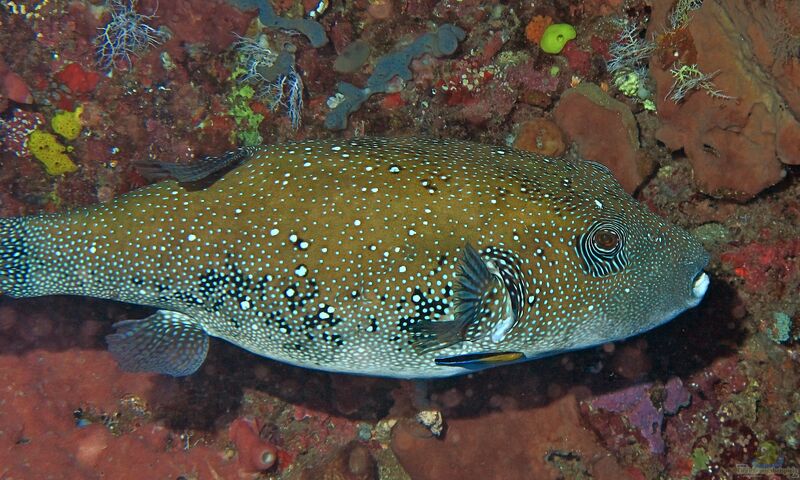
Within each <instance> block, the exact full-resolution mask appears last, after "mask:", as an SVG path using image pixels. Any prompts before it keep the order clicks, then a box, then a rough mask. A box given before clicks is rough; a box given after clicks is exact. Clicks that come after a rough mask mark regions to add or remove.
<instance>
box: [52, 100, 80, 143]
mask: <svg viewBox="0 0 800 480" xmlns="http://www.w3.org/2000/svg"><path fill="white" fill-rule="evenodd" d="M81 113H83V107H78V108H76V109H75V111H74V112H61V113H57V114H56V116H55V117H53V120H51V121H50V123H51V125H52V126H53V131H54V132H56V133H57V134H59V135H61V136H62V137H64V138H66V139H67V140H75V139H76V138H78V135H80V134H81V128H83V127H82V126H81Z"/></svg>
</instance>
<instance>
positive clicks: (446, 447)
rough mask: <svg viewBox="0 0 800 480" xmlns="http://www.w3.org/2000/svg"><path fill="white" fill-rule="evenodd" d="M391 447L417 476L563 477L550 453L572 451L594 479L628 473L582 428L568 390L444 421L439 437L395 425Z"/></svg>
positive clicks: (422, 478) (489, 479)
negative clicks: (545, 400)
mask: <svg viewBox="0 0 800 480" xmlns="http://www.w3.org/2000/svg"><path fill="white" fill-rule="evenodd" d="M392 448H393V450H394V452H395V454H396V455H397V456H398V458H399V459H400V463H401V464H402V465H403V467H404V468H405V469H406V471H407V472H408V473H409V475H410V476H411V478H413V479H415V480H427V479H431V480H434V479H442V478H480V479H483V480H500V479H502V480H523V479H525V480H527V479H533V478H535V479H538V480H548V479H553V480H555V479H557V478H563V477H562V474H561V472H560V471H559V469H558V468H557V467H556V464H557V463H558V460H557V459H553V457H552V454H553V452H563V454H564V455H565V456H566V455H567V454H568V453H573V454H575V456H576V457H577V459H578V462H580V465H581V467H582V468H585V469H586V470H587V471H588V472H589V474H590V475H591V476H592V478H595V479H598V480H602V479H609V480H610V479H621V478H627V477H626V475H625V472H624V471H623V469H622V468H621V467H620V466H619V465H618V464H617V463H616V461H615V460H614V459H613V458H612V457H611V456H609V454H608V452H607V451H606V450H605V449H604V448H603V447H601V446H599V445H598V441H597V439H596V438H595V436H594V434H593V433H591V432H590V431H589V430H587V429H586V428H584V427H583V425H582V424H581V421H580V413H579V411H578V406H577V402H576V400H575V397H574V396H573V395H571V394H570V395H565V396H563V397H561V398H559V399H557V400H554V401H553V402H551V403H550V404H548V405H545V406H543V407H540V408H531V409H526V410H518V411H515V410H506V411H502V412H492V413H488V414H482V415H479V416H477V417H474V418H457V419H453V420H447V430H446V434H445V436H444V438H443V439H438V438H435V437H433V436H431V435H430V434H428V435H424V432H422V431H420V430H419V429H418V428H417V426H415V425H414V424H399V425H398V426H397V427H395V431H394V437H393V441H392ZM548 458H549V459H550V460H548ZM573 458H574V457H573Z"/></svg>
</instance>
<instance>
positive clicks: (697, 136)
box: [648, 0, 800, 200]
mask: <svg viewBox="0 0 800 480" xmlns="http://www.w3.org/2000/svg"><path fill="white" fill-rule="evenodd" d="M673 3H674V2H672V1H671V0H659V1H656V2H654V8H653V18H652V20H651V22H650V25H652V26H654V27H653V28H656V29H659V28H663V27H661V26H663V25H665V24H667V23H668V21H667V20H666V17H667V15H668V13H669V9H670V8H671V6H672V4H673ZM792 9H794V11H795V12H794V13H795V15H796V14H798V13H800V11H798V10H800V8H798V7H797V6H796V5H795V6H791V2H789V1H783V0H780V1H776V2H768V3H767V4H761V3H759V2H749V1H746V2H742V1H738V0H721V1H719V2H704V3H703V6H702V7H701V8H700V9H699V10H697V11H696V12H693V14H692V16H691V20H690V21H689V24H688V27H686V28H687V29H688V32H689V34H690V37H691V42H693V46H694V50H696V59H695V58H692V62H693V61H696V63H697V66H698V68H699V69H700V70H701V71H702V72H704V73H706V74H713V73H714V72H719V73H718V74H717V75H716V76H715V77H714V78H713V82H714V85H715V86H716V87H717V88H718V89H719V90H720V91H721V92H722V93H724V94H725V95H728V96H731V97H733V98H732V99H721V98H712V97H711V96H709V95H707V94H706V93H705V92H703V91H699V90H698V91H693V92H690V93H689V94H688V95H687V96H686V98H685V99H684V100H683V101H681V102H679V103H675V102H674V101H672V100H670V99H668V98H667V97H668V92H669V91H670V88H671V87H672V84H673V81H674V79H673V76H672V75H671V74H670V71H669V70H670V68H672V67H673V65H672V64H665V62H664V61H663V60H664V58H665V57H664V56H663V55H658V53H657V54H656V55H654V56H653V58H652V59H651V62H650V67H651V72H652V74H653V77H654V78H655V80H656V85H657V90H656V96H655V100H656V102H657V107H658V112H659V117H660V119H661V121H662V126H661V128H660V129H659V130H658V132H657V133H656V136H657V137H658V139H659V140H661V141H662V142H664V143H665V144H666V145H667V147H669V148H670V149H671V150H679V149H683V150H684V151H685V153H686V155H687V156H688V158H689V161H690V162H691V164H692V167H693V168H694V178H695V181H696V183H697V185H698V186H699V187H700V189H702V190H703V191H705V192H706V193H709V194H712V195H714V196H719V197H727V198H733V199H737V200H746V199H749V198H752V197H753V196H755V195H757V194H758V193H759V192H760V191H762V190H763V189H765V188H767V187H769V186H771V185H774V184H775V183H777V182H779V181H780V180H781V179H782V178H783V177H784V176H785V172H784V164H791V165H797V164H800V123H798V116H799V115H800V58H798V57H797V56H796V55H791V56H788V57H787V56H785V55H784V54H783V53H782V52H781V44H780V42H782V41H785V40H786V36H787V35H790V34H791V31H794V30H797V32H800V24H797V25H792V24H791V23H789V22H796V23H797V22H798V20H797V18H794V19H792V16H791V12H790V11H789V10H792ZM782 10H786V12H783V13H782ZM658 32H659V31H658V30H657V31H656V32H651V33H656V34H657V33H658ZM797 32H795V33H794V35H796V34H797ZM648 35H650V34H648ZM661 47H662V48H664V45H661ZM687 49H691V46H687V47H686V48H685V49H684V50H687ZM677 53H678V57H680V56H682V55H684V54H685V53H686V52H677ZM694 53H695V52H693V53H692V55H691V57H694V56H695V55H694ZM692 62H690V63H692Z"/></svg>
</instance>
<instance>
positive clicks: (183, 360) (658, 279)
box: [0, 138, 708, 378]
mask: <svg viewBox="0 0 800 480" xmlns="http://www.w3.org/2000/svg"><path fill="white" fill-rule="evenodd" d="M232 167H235V168H232ZM158 168H160V169H161V170H163V171H167V172H170V173H171V175H172V176H173V177H175V178H176V179H177V180H168V181H163V182H161V183H157V184H154V185H151V186H149V187H146V188H142V189H140V190H137V191H134V192H131V193H128V194H126V195H122V196H121V197H119V198H117V199H115V200H114V201H112V202H110V203H108V204H100V205H94V206H91V207H87V208H78V209H74V210H70V211H67V212H64V213H59V214H45V215H37V216H31V217H24V218H11V219H3V220H0V291H2V292H4V293H6V294H8V295H11V296H15V297H32V296H39V295H54V294H73V295H86V296H92V297H100V298H107V299H113V300H120V301H123V302H130V303H136V304H141V305H150V306H153V307H156V308H158V309H159V310H158V311H157V312H156V313H155V314H153V315H152V316H150V317H148V318H146V319H143V320H126V321H123V322H120V323H118V324H116V328H117V331H116V333H114V334H112V335H109V337H108V343H109V348H110V350H111V352H112V353H113V354H114V356H115V357H116V358H117V360H118V361H119V363H120V365H121V366H122V367H123V368H124V369H126V370H132V371H156V372H162V373H166V374H170V375H175V376H180V375H188V374H191V373H192V372H194V371H195V370H197V368H198V367H199V366H200V365H201V364H202V362H203V360H204V359H205V356H206V352H207V350H208V337H209V336H214V337H218V338H222V339H225V340H227V341H229V342H232V343H234V344H236V345H239V346H241V347H243V348H245V349H247V350H250V351H251V352H254V353H257V354H259V355H263V356H265V357H269V358H273V359H276V360H280V361H283V362H287V363H291V364H294V365H299V366H302V367H308V368H314V369H320V370H328V371H334V372H348V373H357V374H367V375H378V376H388V377H403V378H426V377H441V376H449V375H456V374H463V373H467V372H471V371H474V370H477V369H481V368H486V367H489V366H494V365H501V364H508V363H514V362H519V361H523V360H526V359H531V358H536V357H542V356H546V355H551V354H554V353H558V352H563V351H567V350H573V349H578V348H584V347H588V346H592V345H597V344H600V343H604V342H609V341H613V340H618V339H621V338H625V337H628V336H631V335H635V334H638V333H640V332H643V331H645V330H648V329H651V328H653V327H655V326H657V325H660V324H661V323H663V322H665V321H667V320H669V319H671V318H673V317H674V316H676V315H677V314H679V313H680V312H682V311H683V310H685V309H687V308H691V307H693V306H695V305H697V304H698V303H699V301H700V300H701V298H702V297H703V295H704V293H705V291H706V288H707V286H708V277H707V276H706V274H705V273H703V271H702V269H703V268H704V267H705V265H706V263H707V261H708V254H707V253H706V252H705V251H704V250H703V248H702V247H701V246H700V244H699V243H698V242H697V241H696V240H694V239H693V238H692V237H691V236H690V235H689V234H688V233H686V232H685V231H683V230H681V229H680V228H678V227H675V226H671V225H668V224H667V223H665V222H664V221H663V220H662V219H660V218H659V217H657V216H655V215H653V214H652V213H651V212H649V211H648V210H647V209H646V208H644V207H643V206H642V205H641V204H639V203H637V202H636V201H634V200H633V199H632V198H631V197H630V196H628V195H627V194H626V193H625V192H624V191H623V190H622V188H620V186H619V185H618V184H617V182H616V181H615V180H614V178H613V177H612V176H611V174H610V173H609V171H608V170H607V169H606V168H605V167H603V166H601V165H599V164H597V163H592V162H582V161H578V162H572V161H568V160H565V159H559V158H546V157H542V156H539V155H536V154H531V153H525V152H520V151H515V150H511V149H507V148H499V147H492V146H485V145H479V144H474V143H469V142H463V141H454V140H433V139H419V138H398V139H358V140H338V141H306V142H300V143H293V144H286V145H274V146H262V147H257V148H247V149H240V150H238V151H236V152H232V153H231V154H229V155H226V156H223V157H220V158H215V159H207V160H206V161H204V162H199V163H197V164H194V165H161V166H160V167H158ZM226 168H227V171H225V169H226ZM215 176H216V177H218V178H216V181H214V182H213V183H211V184H210V185H206V186H205V187H204V188H198V186H197V184H196V183H197V182H198V181H203V180H204V179H205V180H209V179H214V177H215ZM187 182H189V183H190V182H195V184H193V185H187ZM206 183H209V182H206Z"/></svg>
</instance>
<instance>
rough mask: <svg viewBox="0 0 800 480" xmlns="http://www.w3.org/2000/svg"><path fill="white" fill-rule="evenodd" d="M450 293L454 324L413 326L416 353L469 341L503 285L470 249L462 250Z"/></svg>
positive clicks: (421, 322)
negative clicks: (452, 289)
mask: <svg viewBox="0 0 800 480" xmlns="http://www.w3.org/2000/svg"><path fill="white" fill-rule="evenodd" d="M459 266H460V272H459V275H458V276H457V277H456V287H455V289H454V293H453V306H454V309H455V311H454V315H453V316H454V318H455V319H454V320H449V321H436V322H434V321H432V320H430V319H425V320H422V321H420V322H418V323H417V324H415V325H414V326H413V330H412V333H413V335H414V343H413V346H414V348H415V349H416V351H418V352H420V353H424V352H428V351H432V350H438V349H441V348H445V347H448V346H450V345H453V344H456V343H458V342H462V341H464V340H469V339H471V338H473V336H474V334H475V330H474V329H472V327H477V324H478V322H479V321H480V320H481V318H482V317H484V316H488V315H489V314H490V313H491V312H490V311H489V309H491V308H492V304H493V303H494V299H495V298H497V296H498V295H501V294H502V292H501V291H500V290H501V289H502V288H503V285H502V283H501V281H500V279H498V278H497V277H496V276H495V275H493V274H492V272H490V271H489V268H488V267H487V266H486V263H485V262H484V261H483V259H482V258H481V255H480V253H478V251H477V250H475V249H474V248H473V247H472V246H471V245H469V244H467V245H466V246H465V247H464V250H463V253H462V258H461V261H460V265H459Z"/></svg>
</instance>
